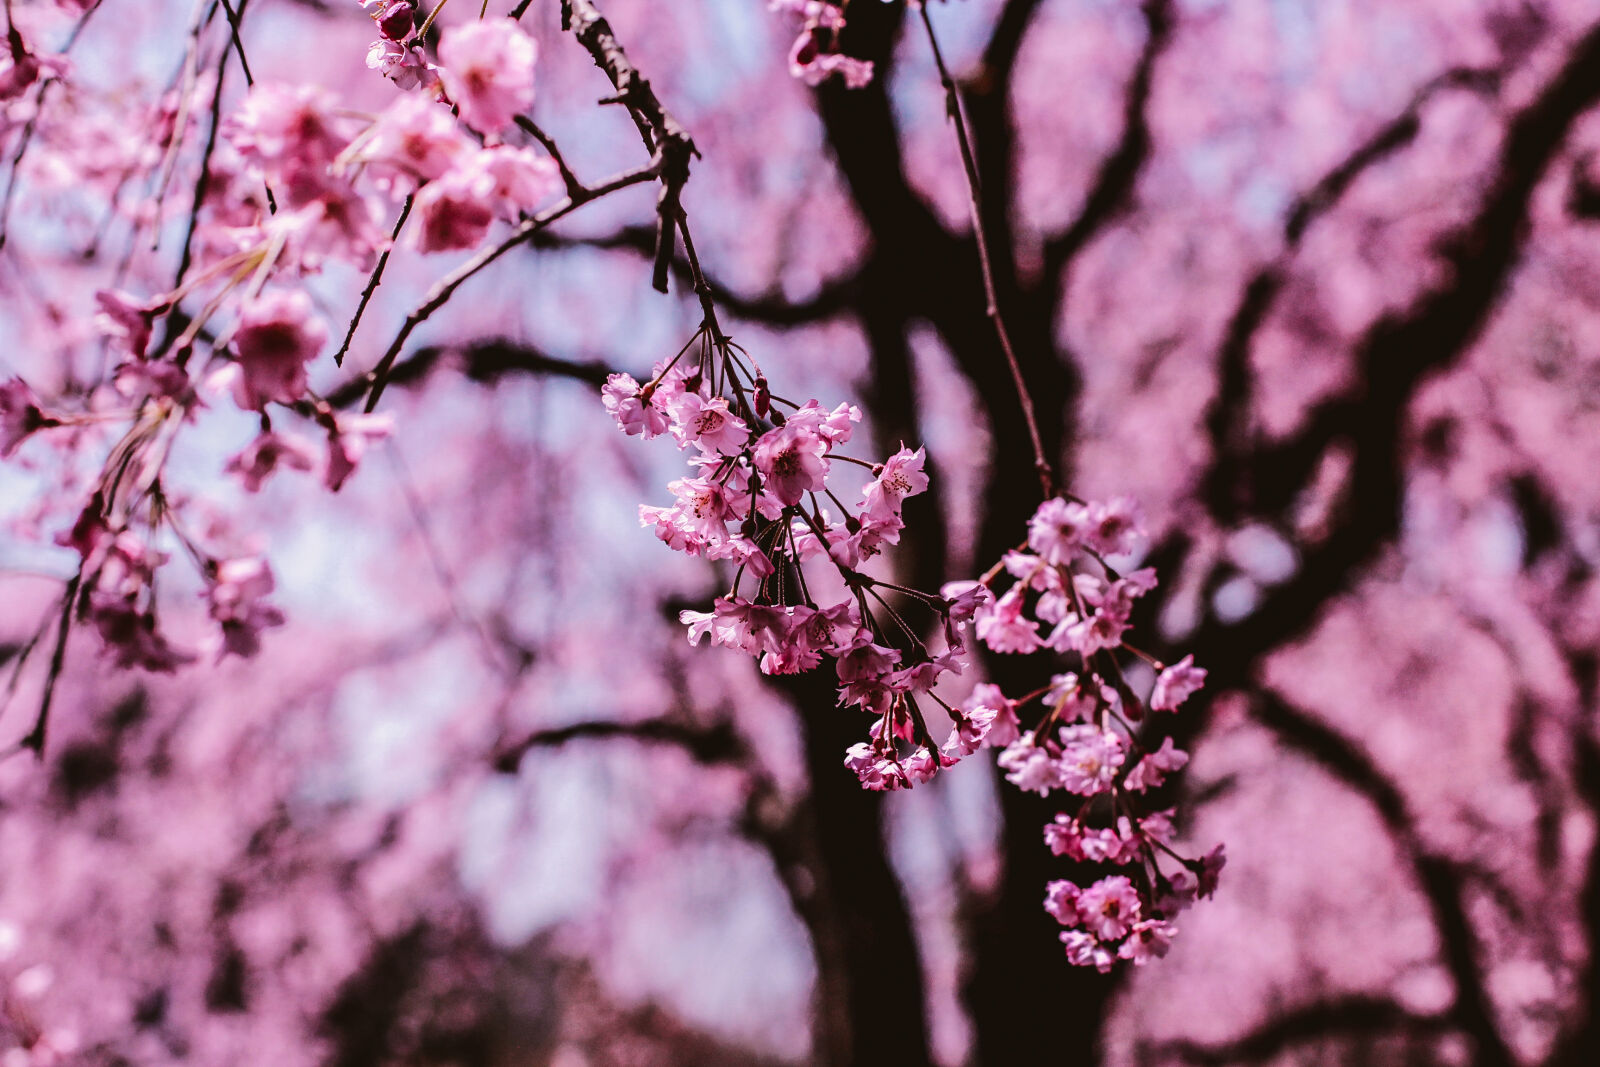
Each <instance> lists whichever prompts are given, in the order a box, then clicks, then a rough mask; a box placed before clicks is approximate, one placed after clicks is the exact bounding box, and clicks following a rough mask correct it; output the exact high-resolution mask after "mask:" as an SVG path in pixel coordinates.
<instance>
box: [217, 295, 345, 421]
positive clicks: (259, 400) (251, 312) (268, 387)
mask: <svg viewBox="0 0 1600 1067" xmlns="http://www.w3.org/2000/svg"><path fill="white" fill-rule="evenodd" d="M327 340H328V328H327V326H326V325H325V324H324V323H323V321H322V319H321V318H320V317H318V316H317V314H316V313H315V311H313V309H312V306H311V298H310V297H309V296H307V295H306V294H305V293H304V292H302V291H300V290H293V291H289V292H284V291H272V292H268V293H263V294H262V295H261V296H259V297H257V298H256V299H255V300H252V301H250V302H249V303H248V304H246V305H245V306H244V308H243V310H242V311H241V312H240V313H239V327H238V329H236V330H235V331H234V334H233V348H234V352H235V354H236V355H237V357H238V361H239V374H238V377H237V378H235V379H234V383H233V398H234V401H235V402H236V403H238V405H239V406H240V407H242V408H246V409H254V410H261V409H263V408H265V407H266V406H267V403H268V402H269V401H276V402H278V403H280V404H292V403H294V402H295V401H296V400H299V399H300V398H301V397H302V396H304V395H305V391H306V366H305V365H306V364H307V363H309V362H310V361H311V360H312V359H315V358H316V355H317V353H318V352H320V351H321V350H322V346H323V345H324V344H326V343H327Z"/></svg>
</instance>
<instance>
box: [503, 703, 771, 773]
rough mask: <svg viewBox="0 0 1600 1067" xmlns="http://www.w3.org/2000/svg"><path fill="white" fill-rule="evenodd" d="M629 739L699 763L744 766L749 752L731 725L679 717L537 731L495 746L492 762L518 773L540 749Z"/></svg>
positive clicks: (611, 721)
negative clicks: (677, 751) (681, 753)
mask: <svg viewBox="0 0 1600 1067" xmlns="http://www.w3.org/2000/svg"><path fill="white" fill-rule="evenodd" d="M613 738H627V739H630V740H633V741H639V742H642V743H644V744H653V745H670V746H672V747H673V748H677V749H681V750H682V751H684V752H686V753H688V755H689V756H690V757H691V758H692V759H694V761H695V762H696V763H702V764H706V765H715V764H730V765H734V766H743V765H745V764H746V763H747V762H748V760H749V758H750V753H749V750H748V749H747V748H746V747H745V744H744V741H743V740H742V739H741V738H740V737H739V735H738V733H737V732H736V731H735V730H734V728H733V724H732V723H729V722H716V723H712V724H710V725H700V724H697V723H693V722H688V721H686V720H684V719H681V718H676V717H672V718H669V717H661V718H655V719H640V720H639V721H637V722H617V721H613V720H606V719H601V720H594V721H591V722H580V723H573V724H572V725H570V726H560V727H555V728H553V729H549V730H537V731H535V732H533V733H531V734H528V735H527V736H525V737H522V738H519V739H517V740H514V741H508V742H506V743H504V744H502V745H500V746H498V747H496V749H495V751H494V754H493V755H492V756H491V761H492V762H493V764H494V769H495V770H496V771H498V772H500V773H501V774H516V773H517V768H518V767H519V766H520V765H521V763H522V758H523V757H524V756H526V755H527V754H528V753H529V752H532V751H533V750H535V749H541V748H560V747H561V746H563V745H567V744H571V743H572V742H574V741H583V740H594V739H601V740H606V739H613Z"/></svg>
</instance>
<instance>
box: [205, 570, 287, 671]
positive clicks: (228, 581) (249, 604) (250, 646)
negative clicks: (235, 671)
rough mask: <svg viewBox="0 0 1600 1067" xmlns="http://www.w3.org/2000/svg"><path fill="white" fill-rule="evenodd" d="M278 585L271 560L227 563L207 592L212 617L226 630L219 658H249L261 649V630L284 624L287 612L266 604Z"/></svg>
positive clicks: (217, 572) (223, 631) (218, 572)
mask: <svg viewBox="0 0 1600 1067" xmlns="http://www.w3.org/2000/svg"><path fill="white" fill-rule="evenodd" d="M275 584H276V583H275V582H274V581H273V577H272V569H271V568H270V567H269V566H268V565H267V561H266V560H264V559H259V558H241V559H229V560H223V561H222V562H220V563H218V564H217V566H216V571H215V580H214V581H213V582H212V584H211V587H210V589H209V590H207V593H206V597H207V600H208V601H209V603H210V611H211V618H212V619H214V620H215V621H216V623H217V625H218V626H219V627H220V628H221V631H222V640H221V647H220V648H219V649H218V651H217V659H218V660H221V659H222V657H224V656H226V655H228V654H230V653H231V654H233V655H235V656H241V657H244V658H249V657H251V656H254V655H255V654H256V653H257V652H259V651H260V650H261V631H262V630H264V629H266V628H268V627H271V626H282V625H283V621H284V619H283V613H282V612H281V611H279V610H278V609H277V608H275V607H272V606H271V605H269V604H265V603H263V600H264V598H265V597H267V596H269V595H270V594H271V593H272V590H273V587H274V585H275Z"/></svg>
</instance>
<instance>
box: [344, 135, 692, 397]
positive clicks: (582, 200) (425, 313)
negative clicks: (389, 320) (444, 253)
mask: <svg viewBox="0 0 1600 1067" xmlns="http://www.w3.org/2000/svg"><path fill="white" fill-rule="evenodd" d="M660 173H661V160H660V159H659V158H657V159H654V160H652V161H651V162H650V163H649V164H648V165H646V166H643V167H640V168H638V169H637V170H630V171H624V172H622V173H621V174H617V175H615V176H613V177H612V178H610V179H608V180H606V181H604V182H601V183H600V184H599V185H597V186H595V187H594V188H592V189H586V190H585V193H584V195H583V196H582V197H570V196H569V197H564V198H563V199H562V200H560V201H559V202H558V203H555V204H552V205H551V206H550V207H547V208H545V209H544V210H543V211H541V212H540V213H539V214H537V215H534V216H533V217H531V218H529V219H527V220H526V221H524V222H523V223H521V224H520V225H518V226H517V228H516V229H514V230H512V231H511V236H509V237H507V238H506V239H505V240H504V241H501V242H500V243H499V244H497V245H493V246H491V247H489V248H486V249H484V250H483V251H481V252H479V253H478V254H477V255H476V256H473V257H472V258H471V259H470V260H468V261H467V262H465V263H463V264H462V265H461V266H459V267H457V268H456V269H455V270H453V271H451V272H450V273H449V274H447V275H445V277H443V278H441V279H440V280H439V282H438V284H437V285H435V286H434V287H433V289H432V290H431V291H430V292H429V293H428V296H427V297H426V299H424V300H423V302H422V303H421V304H419V305H418V306H417V308H416V309H415V310H414V311H412V312H411V314H409V315H407V316H406V320H405V322H404V323H402V324H401V326H400V331H399V332H398V333H397V334H396V335H395V338H394V340H393V341H392V342H390V344H389V348H388V351H386V352H384V354H383V358H382V359H380V360H378V365H377V366H376V367H374V368H372V373H371V374H369V375H368V376H367V377H368V380H369V381H371V383H372V391H371V392H370V393H368V394H367V402H366V405H365V406H364V408H363V410H364V411H366V412H367V413H368V414H371V413H372V412H373V411H374V410H376V409H377V407H378V400H379V399H380V398H381V397H382V396H383V390H384V387H385V386H386V385H387V384H388V382H389V372H390V371H391V370H393V369H394V363H395V360H396V359H398V358H400V351H401V349H403V348H404V347H405V343H406V341H407V340H408V339H409V338H410V337H411V333H412V331H414V330H415V329H416V328H417V327H418V326H420V325H422V323H423V322H424V321H426V320H427V319H428V317H429V316H430V315H432V314H433V313H434V312H435V311H438V310H439V309H440V308H441V307H443V306H444V305H445V304H446V303H447V302H448V301H449V300H450V298H451V297H452V296H454V295H455V291H456V290H457V289H459V288H461V286H462V285H463V284H464V283H465V282H466V281H467V280H468V279H470V278H472V277H473V276H474V275H476V274H478V273H479V272H481V271H482V270H484V268H486V267H488V266H489V265H490V264H491V263H493V262H495V260H497V259H499V258H500V257H501V256H503V255H505V254H506V253H507V252H509V251H511V250H512V249H513V248H515V247H517V246H518V245H520V244H523V243H524V242H526V241H528V240H529V239H531V238H532V237H533V235H534V234H536V233H538V232H539V231H540V230H542V229H544V228H545V227H546V226H548V225H550V224H551V223H552V222H555V221H556V220H557V219H560V218H563V217H565V216H566V215H568V214H570V213H571V212H573V211H576V210H577V209H578V208H579V207H582V206H583V205H584V204H586V203H588V202H589V201H591V200H596V199H599V198H600V197H602V196H606V195H608V194H610V193H614V192H616V191H617V190H618V189H624V188H627V187H628V186H630V185H638V184H640V183H641V182H647V181H650V180H652V179H654V178H656V177H658V176H659V175H660Z"/></svg>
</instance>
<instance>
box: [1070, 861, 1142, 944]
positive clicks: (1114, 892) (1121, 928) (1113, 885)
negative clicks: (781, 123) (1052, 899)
mask: <svg viewBox="0 0 1600 1067" xmlns="http://www.w3.org/2000/svg"><path fill="white" fill-rule="evenodd" d="M1078 914H1079V915H1080V916H1081V917H1082V919H1083V925H1084V926H1085V927H1086V928H1087V929H1088V930H1089V931H1090V932H1091V933H1093V934H1094V935H1095V936H1096V937H1098V938H1100V939H1102V940H1104V941H1115V940H1117V939H1118V938H1120V937H1123V936H1124V935H1126V934H1127V933H1128V931H1129V930H1130V929H1131V928H1132V927H1133V924H1134V923H1136V922H1138V921H1139V919H1140V905H1139V894H1138V892H1137V891H1136V890H1135V889H1134V888H1133V882H1132V881H1131V880H1129V879H1128V878H1127V877H1126V876H1124V875H1120V874H1114V875H1111V876H1109V877H1106V878H1102V879H1100V880H1099V881H1098V882H1096V883H1094V884H1093V885H1091V886H1089V887H1088V888H1087V889H1085V890H1083V892H1081V893H1080V894H1078Z"/></svg>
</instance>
